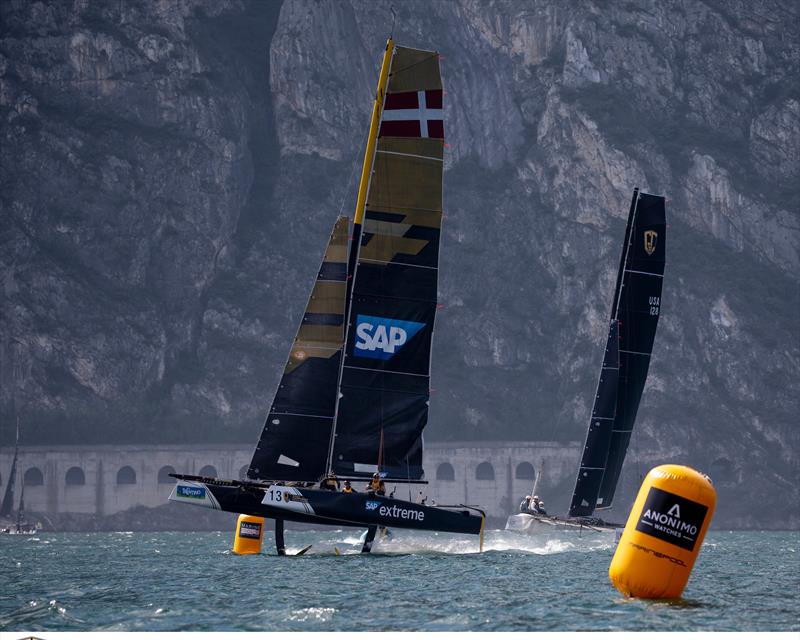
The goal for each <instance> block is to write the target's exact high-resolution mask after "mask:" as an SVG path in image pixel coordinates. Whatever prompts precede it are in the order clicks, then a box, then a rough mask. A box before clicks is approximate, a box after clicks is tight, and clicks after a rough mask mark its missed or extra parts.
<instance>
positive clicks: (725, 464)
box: [709, 458, 736, 483]
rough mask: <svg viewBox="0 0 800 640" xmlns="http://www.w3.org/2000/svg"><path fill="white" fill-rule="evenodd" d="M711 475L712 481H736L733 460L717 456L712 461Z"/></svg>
mask: <svg viewBox="0 0 800 640" xmlns="http://www.w3.org/2000/svg"><path fill="white" fill-rule="evenodd" d="M709 475H710V476H711V482H717V483H723V482H735V481H736V468H735V467H734V466H733V462H731V461H730V460H728V459H727V458H717V459H716V460H714V462H712V463H711V468H710V469H709Z"/></svg>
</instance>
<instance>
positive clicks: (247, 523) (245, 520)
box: [233, 513, 264, 555]
mask: <svg viewBox="0 0 800 640" xmlns="http://www.w3.org/2000/svg"><path fill="white" fill-rule="evenodd" d="M263 540H264V518H261V517H259V516H249V515H247V514H244V513H243V514H241V515H240V516H239V519H238V520H237V521H236V537H235V538H234V539H233V552H234V553H238V554H239V555H247V554H251V553H261V542H262V541H263Z"/></svg>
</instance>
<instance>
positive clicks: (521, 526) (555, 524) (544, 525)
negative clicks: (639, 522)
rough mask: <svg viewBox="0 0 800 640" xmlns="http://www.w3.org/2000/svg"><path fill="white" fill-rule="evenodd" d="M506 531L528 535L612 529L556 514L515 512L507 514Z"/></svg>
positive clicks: (601, 531)
mask: <svg viewBox="0 0 800 640" xmlns="http://www.w3.org/2000/svg"><path fill="white" fill-rule="evenodd" d="M506 531H516V532H517V533H525V534H528V535H537V534H542V533H551V532H554V531H575V532H578V533H580V534H584V533H611V532H613V531H614V530H613V529H609V528H598V527H593V526H591V525H584V524H580V523H578V522H570V521H569V520H562V519H561V518H558V517H557V516H534V515H531V514H529V513H517V514H516V515H513V516H509V518H508V520H507V521H506Z"/></svg>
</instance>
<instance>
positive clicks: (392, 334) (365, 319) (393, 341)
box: [353, 314, 425, 360]
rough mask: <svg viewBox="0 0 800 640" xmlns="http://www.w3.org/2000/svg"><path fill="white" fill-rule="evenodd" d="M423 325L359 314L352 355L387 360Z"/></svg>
mask: <svg viewBox="0 0 800 640" xmlns="http://www.w3.org/2000/svg"><path fill="white" fill-rule="evenodd" d="M424 326H425V324H424V323H422V322H411V321H410V320H395V319H392V318H379V317H377V316H363V315H361V314H359V315H358V318H357V319H356V344H355V347H354V348H353V355H356V356H360V357H362V358H376V359H378V360H389V359H390V358H391V357H392V356H394V355H395V354H396V353H397V351H398V350H399V349H400V348H401V347H402V346H403V345H404V344H406V342H408V341H409V340H411V338H413V337H414V336H415V335H416V334H417V333H418V332H419V330H420V329H422V327H424Z"/></svg>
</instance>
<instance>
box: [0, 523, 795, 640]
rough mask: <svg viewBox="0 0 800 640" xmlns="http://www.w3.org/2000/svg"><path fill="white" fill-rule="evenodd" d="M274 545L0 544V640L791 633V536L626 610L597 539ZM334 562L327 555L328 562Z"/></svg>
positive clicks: (80, 537) (712, 550)
mask: <svg viewBox="0 0 800 640" xmlns="http://www.w3.org/2000/svg"><path fill="white" fill-rule="evenodd" d="M359 533H360V532H358V531H356V530H345V531H334V530H327V531H324V532H323V531H287V544H288V545H289V551H290V552H291V551H297V550H299V549H300V548H302V547H304V546H305V545H308V544H313V547H312V549H311V550H310V551H309V552H308V554H306V555H305V556H300V557H294V558H292V557H285V558H279V557H277V556H275V555H272V554H274V550H273V546H272V545H273V539H272V535H271V533H270V535H269V537H268V539H266V540H265V545H264V552H265V553H264V554H262V555H259V556H236V555H233V554H232V553H231V551H230V547H231V544H232V538H233V535H232V533H231V532H224V533H130V532H125V533H87V534H78V533H70V534H67V533H62V534H40V535H38V536H37V537H35V538H33V539H31V538H28V539H24V538H22V537H20V538H14V537H8V536H0V630H6V631H9V630H15V631H21V630H26V631H32V632H35V631H45V630H51V631H56V630H60V631H67V630H118V631H161V630H198V631H202V630H251V631H275V630H305V631H320V630H329V631H336V630H339V631H344V630H361V631H368V630H430V631H442V630H456V631H467V630H484V631H493V630H494V631H497V630H506V631H522V630H535V631H545V630H551V631H559V630H584V631H592V630H630V631H640V630H655V631H679V630H706V631H720V630H726V631H733V630H739V631H744V630H761V631H772V630H775V631H797V630H800V596H799V595H798V594H800V554H799V553H798V551H800V533H798V532H766V533H765V532H711V533H710V534H709V535H708V536H707V538H706V541H705V544H704V545H703V549H702V552H701V553H700V558H699V560H698V562H697V564H696V566H695V568H694V572H693V575H692V578H691V580H690V581H689V585H688V586H687V588H686V591H685V592H684V599H683V600H681V601H678V602H646V601H641V600H627V599H625V598H623V597H621V596H620V595H619V594H618V593H617V591H615V590H614V588H613V587H612V586H611V584H610V582H609V580H608V576H607V571H608V565H609V563H610V562H611V556H612V554H613V551H614V542H613V538H612V537H611V535H610V534H602V535H596V534H595V535H590V536H585V537H583V538H579V537H578V536H577V535H576V534H573V533H571V532H570V533H562V534H560V535H559V536H558V537H552V534H551V537H529V536H523V535H520V534H515V533H511V532H505V531H490V532H488V533H487V537H486V551H485V552H484V553H482V554H479V553H477V545H478V543H477V539H476V538H468V537H457V536H451V535H445V534H438V535H437V534H433V533H412V532H405V531H399V532H396V534H395V537H394V538H393V540H392V541H390V542H389V543H388V544H387V543H381V546H380V547H379V548H378V550H379V551H380V553H373V554H371V555H361V554H359V553H358V550H359V548H360V545H359V543H358V534H359ZM334 547H337V548H338V549H339V550H340V551H341V552H342V555H336V553H335V551H334Z"/></svg>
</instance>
